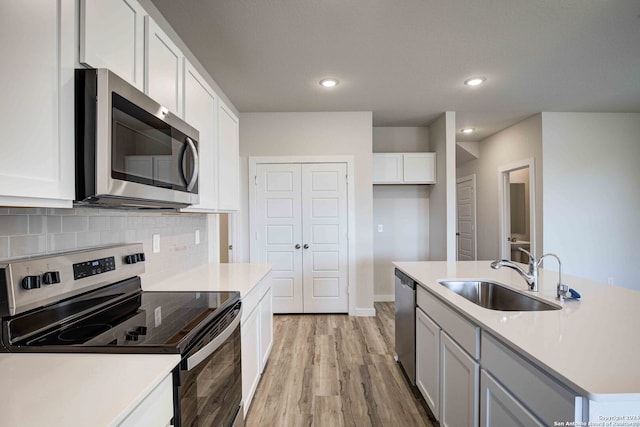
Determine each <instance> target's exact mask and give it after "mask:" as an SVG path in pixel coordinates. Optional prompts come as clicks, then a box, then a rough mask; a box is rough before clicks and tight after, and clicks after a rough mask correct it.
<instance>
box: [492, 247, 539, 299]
mask: <svg viewBox="0 0 640 427" xmlns="http://www.w3.org/2000/svg"><path fill="white" fill-rule="evenodd" d="M518 250H519V251H521V252H524V253H525V254H527V255H528V256H529V270H528V271H524V269H523V268H522V267H520V266H519V265H518V264H516V263H514V262H512V261H509V260H507V259H501V260H496V261H493V262H492V263H491V268H493V269H494V270H497V269H499V268H500V267H509V268H512V269H514V270H515V271H517V272H518V274H520V276H522V278H523V279H524V280H525V281H526V282H527V285H529V290H530V291H533V292H538V263H539V262H537V261H536V257H534V256H533V255H531V253H530V252H529V251H527V250H526V249H522V248H518Z"/></svg>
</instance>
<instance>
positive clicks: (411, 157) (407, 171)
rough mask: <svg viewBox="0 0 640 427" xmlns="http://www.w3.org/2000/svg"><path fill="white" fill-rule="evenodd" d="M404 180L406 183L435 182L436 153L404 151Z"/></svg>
mask: <svg viewBox="0 0 640 427" xmlns="http://www.w3.org/2000/svg"><path fill="white" fill-rule="evenodd" d="M402 158H403V181H404V182H405V183H406V184H412V183H413V184H434V183H435V182H436V155H435V153H404V154H403V155H402Z"/></svg>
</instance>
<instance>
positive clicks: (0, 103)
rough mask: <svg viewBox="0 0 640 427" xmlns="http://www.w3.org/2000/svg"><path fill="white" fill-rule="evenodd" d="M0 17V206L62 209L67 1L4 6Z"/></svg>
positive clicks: (70, 21)
mask: <svg viewBox="0 0 640 427" xmlns="http://www.w3.org/2000/svg"><path fill="white" fill-rule="evenodd" d="M1 9H2V11H1V12H0V21H1V22H2V25H0V40H2V43H0V56H1V57H2V58H4V60H3V62H2V66H1V67H0V80H1V81H2V82H3V86H2V97H0V115H1V116H2V118H3V121H2V143H1V144H0V159H2V161H0V205H2V206H43V207H44V206H49V207H66V208H70V207H71V206H72V200H73V198H74V168H73V163H74V159H73V155H74V154H73V153H74V151H73V150H74V147H73V144H74V110H73V102H74V99H73V87H74V65H75V49H74V45H75V41H74V28H75V26H74V23H75V14H76V12H77V11H76V5H75V1H73V0H57V1H54V0H30V1H26V2H22V1H4V2H2V8H1Z"/></svg>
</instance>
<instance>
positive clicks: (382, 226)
mask: <svg viewBox="0 0 640 427" xmlns="http://www.w3.org/2000/svg"><path fill="white" fill-rule="evenodd" d="M383 231H384V225H382V224H378V233H382V232H383Z"/></svg>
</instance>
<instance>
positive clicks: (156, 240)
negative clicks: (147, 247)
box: [151, 234, 160, 254]
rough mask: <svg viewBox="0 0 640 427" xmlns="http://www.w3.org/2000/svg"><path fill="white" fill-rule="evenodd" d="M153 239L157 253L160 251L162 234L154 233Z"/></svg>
mask: <svg viewBox="0 0 640 427" xmlns="http://www.w3.org/2000/svg"><path fill="white" fill-rule="evenodd" d="M151 241H152V243H153V244H152V246H153V253H154V254H157V253H160V235H159V234H154V235H153V236H151Z"/></svg>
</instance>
